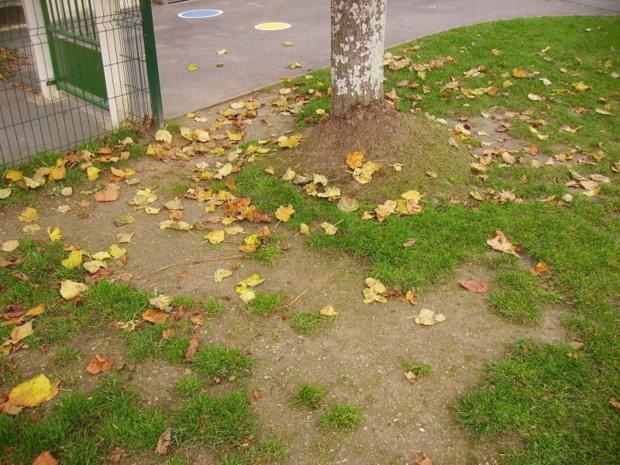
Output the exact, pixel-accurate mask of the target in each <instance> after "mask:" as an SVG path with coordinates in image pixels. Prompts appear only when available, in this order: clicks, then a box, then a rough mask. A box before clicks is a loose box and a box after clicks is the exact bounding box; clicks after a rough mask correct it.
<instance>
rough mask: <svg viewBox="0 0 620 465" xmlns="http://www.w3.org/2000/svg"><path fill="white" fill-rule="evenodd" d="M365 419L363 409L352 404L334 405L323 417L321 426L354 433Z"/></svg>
mask: <svg viewBox="0 0 620 465" xmlns="http://www.w3.org/2000/svg"><path fill="white" fill-rule="evenodd" d="M363 419H364V414H363V411H362V408H361V407H359V406H357V405H351V404H334V405H332V406H330V407H329V408H328V409H327V411H326V412H325V413H324V414H323V415H322V416H321V426H322V427H323V428H325V429H327V430H333V431H352V430H354V429H355V428H356V427H357V426H359V425H360V424H361V423H362V421H363Z"/></svg>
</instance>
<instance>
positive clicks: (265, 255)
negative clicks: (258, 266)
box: [247, 245, 282, 266]
mask: <svg viewBox="0 0 620 465" xmlns="http://www.w3.org/2000/svg"><path fill="white" fill-rule="evenodd" d="M280 255H282V250H281V249H280V247H278V246H276V245H266V246H263V247H259V248H258V249H256V252H252V253H249V254H248V255H247V256H248V258H252V259H254V260H257V261H259V262H260V263H262V264H263V265H269V266H273V265H275V264H276V262H277V261H278V258H280Z"/></svg>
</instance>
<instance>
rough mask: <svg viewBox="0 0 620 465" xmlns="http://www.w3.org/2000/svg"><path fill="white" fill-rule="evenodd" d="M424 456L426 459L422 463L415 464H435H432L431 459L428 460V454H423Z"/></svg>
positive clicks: (416, 464)
mask: <svg viewBox="0 0 620 465" xmlns="http://www.w3.org/2000/svg"><path fill="white" fill-rule="evenodd" d="M422 455H423V456H424V458H423V459H422V461H421V462H417V461H416V462H415V465H433V462H431V459H429V458H428V455H426V453H424V452H422Z"/></svg>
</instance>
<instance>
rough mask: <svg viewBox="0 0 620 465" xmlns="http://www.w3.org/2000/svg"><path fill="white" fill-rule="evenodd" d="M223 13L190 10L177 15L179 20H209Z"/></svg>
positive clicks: (219, 11) (220, 11)
mask: <svg viewBox="0 0 620 465" xmlns="http://www.w3.org/2000/svg"><path fill="white" fill-rule="evenodd" d="M222 13H223V11H222V10H190V11H184V12H183V13H179V18H186V19H194V18H211V17H213V16H219V15H221V14H222Z"/></svg>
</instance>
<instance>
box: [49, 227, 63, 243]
mask: <svg viewBox="0 0 620 465" xmlns="http://www.w3.org/2000/svg"><path fill="white" fill-rule="evenodd" d="M47 235H48V236H49V238H50V240H51V241H59V240H60V239H61V238H62V234H61V232H60V228H59V227H58V226H56V227H55V228H54V229H52V228H50V227H49V226H48V228H47Z"/></svg>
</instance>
